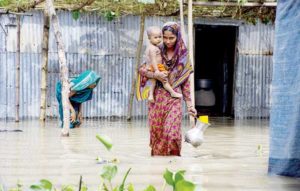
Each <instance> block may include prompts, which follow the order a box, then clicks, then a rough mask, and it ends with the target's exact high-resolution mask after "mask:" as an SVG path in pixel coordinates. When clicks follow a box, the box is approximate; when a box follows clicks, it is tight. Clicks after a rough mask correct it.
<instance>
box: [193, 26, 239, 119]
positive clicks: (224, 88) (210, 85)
mask: <svg viewBox="0 0 300 191" xmlns="http://www.w3.org/2000/svg"><path fill="white" fill-rule="evenodd" d="M237 35H238V27H237V26H224V25H200V24H199V25H195V105H196V109H197V111H198V115H210V116H234V111H233V79H234V78H233V75H234V64H235V58H236V43H237Z"/></svg>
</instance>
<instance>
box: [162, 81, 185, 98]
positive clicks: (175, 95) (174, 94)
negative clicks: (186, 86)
mask: <svg viewBox="0 0 300 191" xmlns="http://www.w3.org/2000/svg"><path fill="white" fill-rule="evenodd" d="M163 86H164V88H165V89H166V90H167V91H168V92H169V93H170V94H171V96H172V97H176V98H181V97H182V94H180V93H177V92H175V91H174V90H173V88H172V87H171V85H170V84H169V83H168V82H166V83H163Z"/></svg>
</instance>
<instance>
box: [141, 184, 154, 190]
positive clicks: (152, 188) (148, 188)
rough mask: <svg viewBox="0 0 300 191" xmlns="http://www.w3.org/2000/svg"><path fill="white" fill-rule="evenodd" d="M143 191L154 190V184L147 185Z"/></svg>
mask: <svg viewBox="0 0 300 191" xmlns="http://www.w3.org/2000/svg"><path fill="white" fill-rule="evenodd" d="M144 191H156V189H155V188H154V186H152V185H149V186H148V187H147V188H146V189H145V190H144Z"/></svg>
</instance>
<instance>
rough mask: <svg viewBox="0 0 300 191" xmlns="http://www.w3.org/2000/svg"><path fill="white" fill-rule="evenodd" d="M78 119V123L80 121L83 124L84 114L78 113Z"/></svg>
mask: <svg viewBox="0 0 300 191" xmlns="http://www.w3.org/2000/svg"><path fill="white" fill-rule="evenodd" d="M77 118H78V121H79V122H80V123H82V113H81V112H79V113H78V116H77Z"/></svg>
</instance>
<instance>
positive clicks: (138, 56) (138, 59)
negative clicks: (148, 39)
mask: <svg viewBox="0 0 300 191" xmlns="http://www.w3.org/2000/svg"><path fill="white" fill-rule="evenodd" d="M144 30H145V15H144V14H143V15H142V16H141V20H140V36H139V41H138V47H137V51H136V57H135V59H136V63H135V69H134V74H133V75H132V86H131V92H130V96H129V102H128V112H127V120H131V115H132V105H133V98H134V92H135V88H136V87H135V86H136V77H137V74H138V68H139V65H140V63H141V52H142V47H143V38H144Z"/></svg>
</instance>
